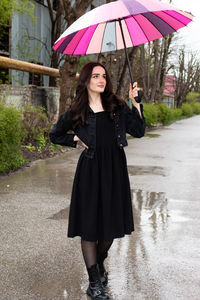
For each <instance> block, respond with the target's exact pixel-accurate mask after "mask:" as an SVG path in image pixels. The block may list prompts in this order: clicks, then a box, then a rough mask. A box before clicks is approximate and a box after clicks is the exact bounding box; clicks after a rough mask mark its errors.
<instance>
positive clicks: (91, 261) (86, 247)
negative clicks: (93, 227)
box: [81, 239, 113, 268]
mask: <svg viewBox="0 0 200 300" xmlns="http://www.w3.org/2000/svg"><path fill="white" fill-rule="evenodd" d="M112 242H113V240H110V241H97V242H89V241H85V240H83V239H81V249H82V253H83V258H84V261H85V264H86V267H87V268H90V267H91V266H93V265H96V263H97V257H99V256H102V255H104V254H105V253H107V252H108V250H109V249H110V247H111V245H112Z"/></svg>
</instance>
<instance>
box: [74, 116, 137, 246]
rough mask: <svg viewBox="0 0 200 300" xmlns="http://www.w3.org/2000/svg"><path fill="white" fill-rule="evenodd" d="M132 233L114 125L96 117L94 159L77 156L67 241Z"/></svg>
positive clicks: (122, 160)
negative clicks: (77, 237) (76, 238)
mask: <svg viewBox="0 0 200 300" xmlns="http://www.w3.org/2000/svg"><path fill="white" fill-rule="evenodd" d="M132 231H134V223H133V213H132V203H131V192H130V182H129V177H128V170H127V162H126V156H125V152H124V150H123V149H120V148H119V147H118V146H117V141H116V137H115V126H114V121H113V120H111V119H110V118H109V113H108V112H106V111H102V112H97V113H96V151H95V155H94V158H93V159H91V158H87V157H86V156H85V155H84V151H83V152H82V153H81V155H80V157H79V160H78V164H77V168H76V172H75V177H74V182H73V188H72V195H71V204H70V213H69V224H68V237H75V236H81V237H82V238H83V239H84V240H87V241H97V240H104V241H108V240H112V239H114V238H120V237H123V236H124V235H125V234H131V232H132Z"/></svg>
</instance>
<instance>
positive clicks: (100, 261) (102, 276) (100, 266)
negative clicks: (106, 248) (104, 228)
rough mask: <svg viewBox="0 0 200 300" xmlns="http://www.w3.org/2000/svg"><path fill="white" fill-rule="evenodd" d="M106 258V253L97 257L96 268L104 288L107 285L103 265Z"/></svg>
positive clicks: (106, 275)
mask: <svg viewBox="0 0 200 300" xmlns="http://www.w3.org/2000/svg"><path fill="white" fill-rule="evenodd" d="M107 256H108V253H107V252H106V253H104V254H102V255H99V256H98V257H97V266H98V270H99V275H100V279H101V283H102V284H103V286H104V287H105V286H106V285H107V284H108V272H106V269H105V267H104V264H103V262H104V260H105V259H106V257H107Z"/></svg>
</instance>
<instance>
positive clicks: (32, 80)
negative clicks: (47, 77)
mask: <svg viewBox="0 0 200 300" xmlns="http://www.w3.org/2000/svg"><path fill="white" fill-rule="evenodd" d="M31 62H32V63H35V62H33V61H31ZM37 64H38V65H42V64H41V63H37ZM29 84H33V85H37V86H43V75H41V74H36V73H29Z"/></svg>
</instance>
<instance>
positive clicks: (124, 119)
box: [49, 104, 146, 158]
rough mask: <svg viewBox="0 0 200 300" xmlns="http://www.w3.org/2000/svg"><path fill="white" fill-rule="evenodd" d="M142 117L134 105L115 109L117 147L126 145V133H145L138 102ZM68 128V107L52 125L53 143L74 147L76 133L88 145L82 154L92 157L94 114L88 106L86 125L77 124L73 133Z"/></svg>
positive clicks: (51, 137) (70, 127)
mask: <svg viewBox="0 0 200 300" xmlns="http://www.w3.org/2000/svg"><path fill="white" fill-rule="evenodd" d="M140 109H141V114H142V118H141V117H140V115H139V112H138V110H137V108H136V107H134V106H133V108H132V109H130V108H129V106H128V105H127V104H125V105H124V106H123V107H121V108H119V109H117V110H116V111H115V113H114V122H115V134H116V140H117V144H118V146H119V148H121V149H123V147H125V146H127V145H128V143H127V140H126V133H129V134H130V135H132V136H134V137H137V138H141V137H143V136H144V133H145V127H146V125H145V119H144V116H143V105H142V104H140ZM69 130H73V128H72V124H71V122H70V108H69V109H68V110H67V111H66V112H65V113H63V114H62V115H61V116H60V118H59V120H58V122H57V124H55V125H54V127H53V129H52V130H51V132H50V134H49V136H50V140H51V142H52V143H54V144H59V145H63V146H70V147H76V144H77V142H75V141H74V140H73V139H74V136H75V135H77V136H78V137H79V138H80V140H81V141H82V142H83V143H84V144H86V145H87V146H88V149H85V150H84V155H85V156H86V157H88V158H93V157H94V153H95V149H96V114H95V113H94V112H93V110H92V109H91V108H90V107H89V109H88V125H85V126H82V125H78V126H77V127H76V129H75V130H73V131H74V133H68V131H69Z"/></svg>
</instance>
